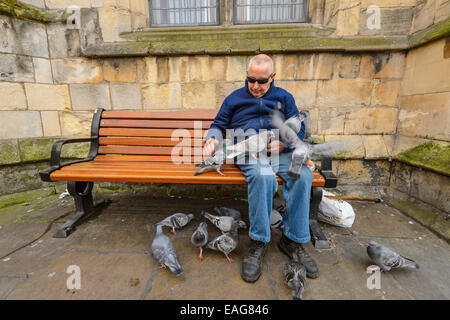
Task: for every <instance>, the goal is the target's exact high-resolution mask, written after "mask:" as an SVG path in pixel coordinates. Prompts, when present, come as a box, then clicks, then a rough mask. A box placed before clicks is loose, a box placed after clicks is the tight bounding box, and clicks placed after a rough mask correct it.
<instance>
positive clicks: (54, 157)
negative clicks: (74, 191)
mask: <svg viewBox="0 0 450 320" xmlns="http://www.w3.org/2000/svg"><path fill="white" fill-rule="evenodd" d="M80 142H90V143H91V148H90V150H89V154H88V156H87V158H86V159H83V160H77V161H72V162H67V163H64V164H61V150H62V147H63V145H65V144H67V143H80ZM97 150H98V137H97V136H94V137H90V138H77V139H67V140H58V141H56V142H55V143H54V144H53V146H52V153H51V156H50V168H48V169H45V170H43V171H41V172H39V175H40V176H41V179H42V181H48V182H50V181H52V180H51V179H50V174H51V173H52V172H53V171H55V170H58V169H61V168H62V167H64V166H68V165H71V164H73V163H79V162H85V161H91V160H93V159H94V158H95V156H96V155H97Z"/></svg>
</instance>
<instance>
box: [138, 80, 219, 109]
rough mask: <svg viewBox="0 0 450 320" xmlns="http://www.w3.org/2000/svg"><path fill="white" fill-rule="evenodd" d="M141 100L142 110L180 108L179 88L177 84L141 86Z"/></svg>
mask: <svg viewBox="0 0 450 320" xmlns="http://www.w3.org/2000/svg"><path fill="white" fill-rule="evenodd" d="M142 99H143V100H142V101H143V107H144V109H156V110H161V109H177V108H181V107H182V100H181V99H182V97H181V86H180V84H179V83H154V84H153V83H152V84H145V85H142ZM212 101H214V100H212Z"/></svg>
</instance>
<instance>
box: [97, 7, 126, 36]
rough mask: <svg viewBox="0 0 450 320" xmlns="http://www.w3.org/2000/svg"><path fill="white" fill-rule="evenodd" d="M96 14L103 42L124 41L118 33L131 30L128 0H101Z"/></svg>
mask: <svg viewBox="0 0 450 320" xmlns="http://www.w3.org/2000/svg"><path fill="white" fill-rule="evenodd" d="M98 14H99V22H100V28H101V30H102V36H103V40H104V41H105V42H115V41H125V39H124V38H121V37H120V35H119V34H120V33H122V32H129V31H131V30H132V27H131V12H130V2H129V1H128V0H103V8H99V9H98Z"/></svg>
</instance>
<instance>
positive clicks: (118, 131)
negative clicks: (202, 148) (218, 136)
mask: <svg viewBox="0 0 450 320" xmlns="http://www.w3.org/2000/svg"><path fill="white" fill-rule="evenodd" d="M185 130H186V131H184V132H185V134H186V136H188V137H196V138H200V137H198V136H196V135H195V134H198V132H194V130H192V129H185ZM173 131H174V129H143V128H100V130H99V136H101V137H106V136H116V137H155V138H157V137H169V138H170V137H172V136H173ZM207 132H208V130H207V129H203V130H202V136H203V137H205V136H206V133H207ZM180 133H183V132H180ZM177 136H180V135H177ZM181 136H182V135H181Z"/></svg>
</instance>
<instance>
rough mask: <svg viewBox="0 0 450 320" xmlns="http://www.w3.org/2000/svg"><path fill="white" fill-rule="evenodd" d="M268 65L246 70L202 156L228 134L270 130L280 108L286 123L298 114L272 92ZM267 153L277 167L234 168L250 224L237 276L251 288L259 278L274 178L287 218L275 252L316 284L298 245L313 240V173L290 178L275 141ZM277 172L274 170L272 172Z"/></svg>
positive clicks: (259, 62)
mask: <svg viewBox="0 0 450 320" xmlns="http://www.w3.org/2000/svg"><path fill="white" fill-rule="evenodd" d="M275 74H276V73H275V72H274V70H273V61H272V59H271V58H270V57H269V56H267V55H265V54H259V55H257V56H255V57H253V58H252V59H251V60H250V62H249V65H248V69H247V78H246V80H245V86H244V87H242V88H240V89H238V90H236V91H234V92H232V93H231V94H230V95H229V96H228V97H226V98H225V100H224V102H223V104H222V106H221V107H220V110H219V112H218V113H217V116H216V117H215V119H214V122H213V123H212V124H211V127H210V128H209V131H208V134H207V136H206V138H205V145H204V149H203V152H204V154H206V155H211V154H212V153H213V152H214V149H215V148H216V146H217V145H218V144H219V142H220V141H221V140H222V139H223V137H224V136H225V133H226V129H233V130H236V129H242V130H243V131H244V132H245V131H247V130H249V129H250V130H255V132H258V131H259V130H262V129H265V130H271V129H273V127H272V126H271V122H270V116H271V114H272V113H273V112H274V111H275V110H276V108H277V105H278V102H280V103H281V110H279V111H280V112H281V113H283V115H284V117H285V119H288V118H290V117H293V116H295V115H297V114H298V113H299V111H298V109H297V106H296V104H295V101H294V98H293V96H292V95H291V94H290V93H289V92H287V91H286V90H284V89H282V88H279V87H276V86H275V85H274V80H273V78H274V77H275ZM304 134H305V127H304V125H302V129H301V130H300V132H299V134H298V136H299V138H300V139H302V140H303V137H304ZM267 151H269V152H271V153H279V157H278V161H277V162H278V163H276V164H274V163H271V162H270V161H269V159H268V158H261V159H259V160H258V161H253V163H250V162H245V163H240V161H238V162H237V163H236V164H237V166H238V167H239V168H240V170H241V171H242V173H243V174H244V176H245V180H246V181H247V183H248V203H249V220H250V229H249V237H250V245H249V248H248V253H247V255H246V256H245V258H244V259H243V261H242V269H241V276H242V279H244V280H245V281H247V282H255V281H256V280H258V278H259V277H260V275H261V270H262V261H263V258H264V255H265V252H266V250H267V243H268V242H270V236H271V234H270V215H271V212H272V199H273V196H274V194H275V192H277V190H278V183H277V180H276V178H275V172H277V174H278V175H279V176H280V177H281V178H282V179H283V195H284V198H285V200H286V212H285V214H284V217H283V224H284V231H283V235H282V237H281V239H280V242H279V243H278V247H279V248H280V250H281V251H282V252H284V253H285V254H286V255H287V256H288V257H290V258H291V259H292V257H293V255H296V256H297V257H298V258H299V260H300V262H301V263H303V265H304V266H305V269H306V272H307V276H308V277H310V278H317V277H318V276H319V270H318V268H317V265H316V263H315V262H314V260H313V259H312V258H311V257H310V256H309V255H308V254H307V253H306V252H305V249H304V248H303V245H302V243H306V242H308V241H310V240H311V236H310V233H309V207H310V195H311V184H312V180H313V173H312V172H311V170H310V169H309V168H308V167H307V166H303V167H302V171H301V175H300V178H299V179H292V178H290V177H289V176H288V170H289V166H290V162H291V157H292V150H289V149H287V148H285V147H284V145H283V143H282V142H281V141H279V140H276V141H272V142H271V143H270V144H269V145H268V147H267ZM274 166H276V169H275V167H274Z"/></svg>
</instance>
